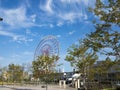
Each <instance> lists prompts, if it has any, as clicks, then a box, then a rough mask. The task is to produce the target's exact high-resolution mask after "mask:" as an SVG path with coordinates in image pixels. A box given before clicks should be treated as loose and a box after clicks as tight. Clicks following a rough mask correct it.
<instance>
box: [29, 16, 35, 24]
mask: <svg viewBox="0 0 120 90" xmlns="http://www.w3.org/2000/svg"><path fill="white" fill-rule="evenodd" d="M30 18H31V20H32V22H33V23H34V22H35V21H36V14H33V15H31V16H30Z"/></svg>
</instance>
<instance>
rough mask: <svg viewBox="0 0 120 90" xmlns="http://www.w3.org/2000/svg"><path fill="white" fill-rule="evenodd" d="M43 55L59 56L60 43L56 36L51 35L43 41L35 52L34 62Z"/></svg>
mask: <svg viewBox="0 0 120 90" xmlns="http://www.w3.org/2000/svg"><path fill="white" fill-rule="evenodd" d="M41 55H47V56H58V55H59V43H58V41H57V38H56V37H55V36H52V35H49V36H45V37H43V38H42V39H41V41H40V42H39V44H38V46H37V48H36V50H35V54H34V60H36V59H37V58H38V57H39V56H41Z"/></svg>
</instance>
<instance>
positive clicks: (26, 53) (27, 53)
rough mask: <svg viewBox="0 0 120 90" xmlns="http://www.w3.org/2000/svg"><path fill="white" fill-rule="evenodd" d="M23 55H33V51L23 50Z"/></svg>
mask: <svg viewBox="0 0 120 90" xmlns="http://www.w3.org/2000/svg"><path fill="white" fill-rule="evenodd" d="M23 55H33V52H30V51H25V52H23Z"/></svg>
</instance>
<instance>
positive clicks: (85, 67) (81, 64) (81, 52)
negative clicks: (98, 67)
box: [65, 42, 98, 76]
mask: <svg viewBox="0 0 120 90" xmlns="http://www.w3.org/2000/svg"><path fill="white" fill-rule="evenodd" d="M67 52H68V55H67V56H66V58H65V60H66V61H69V62H70V63H71V65H72V66H74V67H75V68H76V69H77V70H78V71H79V72H80V73H82V74H83V75H84V76H88V74H89V76H90V74H92V73H90V71H92V67H93V65H94V63H95V61H96V60H97V59H98V57H97V55H96V53H95V52H92V51H91V50H89V48H88V47H86V46H85V45H84V43H82V42H79V44H78V45H72V46H71V47H70V48H69V49H68V51H67Z"/></svg>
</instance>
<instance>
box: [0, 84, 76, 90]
mask: <svg viewBox="0 0 120 90" xmlns="http://www.w3.org/2000/svg"><path fill="white" fill-rule="evenodd" d="M0 90H46V88H41V86H40V85H39V86H10V85H9V86H8V85H4V86H0ZM47 90H77V89H75V88H70V87H66V88H63V87H59V86H57V85H48V88H47Z"/></svg>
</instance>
